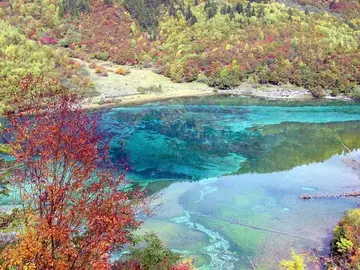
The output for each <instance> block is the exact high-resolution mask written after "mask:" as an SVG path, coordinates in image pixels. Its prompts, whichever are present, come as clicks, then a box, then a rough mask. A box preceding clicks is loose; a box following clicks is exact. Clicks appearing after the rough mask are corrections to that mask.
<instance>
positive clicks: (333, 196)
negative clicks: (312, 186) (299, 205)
mask: <svg viewBox="0 0 360 270" xmlns="http://www.w3.org/2000/svg"><path fill="white" fill-rule="evenodd" d="M359 196H360V191H355V192H347V193H341V194H329V195H310V194H303V195H301V196H300V199H303V200H310V199H337V198H343V197H347V198H348V197H359Z"/></svg>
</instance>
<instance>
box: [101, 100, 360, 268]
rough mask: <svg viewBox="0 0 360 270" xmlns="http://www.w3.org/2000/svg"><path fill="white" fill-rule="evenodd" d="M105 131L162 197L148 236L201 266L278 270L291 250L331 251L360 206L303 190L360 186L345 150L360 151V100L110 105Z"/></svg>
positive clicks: (116, 155) (115, 155)
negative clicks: (336, 233) (340, 224)
mask: <svg viewBox="0 0 360 270" xmlns="http://www.w3.org/2000/svg"><path fill="white" fill-rule="evenodd" d="M101 131H102V133H103V134H104V139H106V140H109V141H110V145H111V156H112V159H113V160H114V161H115V162H117V161H120V160H123V159H126V160H128V162H129V163H130V165H131V167H132V170H131V172H130V173H129V175H128V177H129V178H130V179H132V180H133V181H134V182H135V183H139V184H141V185H143V186H147V187H148V189H149V190H150V191H151V192H154V193H155V192H159V193H162V196H161V198H160V199H159V202H161V203H162V207H161V208H160V209H159V210H158V211H157V212H156V213H155V216H154V217H152V218H151V219H149V220H148V221H147V222H146V223H145V225H144V227H143V228H142V229H141V232H144V231H155V232H156V233H157V234H158V235H159V236H160V237H161V238H162V240H163V241H165V242H166V243H167V244H168V245H169V246H170V247H171V248H173V249H174V250H178V251H179V252H182V253H184V254H187V255H189V256H193V257H194V258H195V259H196V264H197V266H198V267H201V269H252V267H251V265H250V261H251V262H252V263H253V264H254V266H256V269H279V266H278V265H279V261H280V260H281V259H283V258H285V257H287V256H288V254H289V253H290V250H291V248H294V249H296V250H298V251H306V250H310V249H312V248H317V249H318V250H322V251H323V252H326V251H327V244H328V241H329V238H330V237H331V230H332V228H333V227H334V226H335V225H336V223H337V221H338V219H339V218H341V216H342V215H343V212H344V211H345V210H347V209H349V208H353V207H356V206H357V204H358V200H357V199H322V200H311V201H302V200H300V199H299V196H300V195H301V194H304V193H309V194H334V193H340V192H343V191H351V190H354V189H360V186H358V185H359V184H360V183H359V179H358V175H357V173H356V171H354V170H353V169H352V168H351V167H349V166H347V165H346V163H344V161H346V160H347V159H349V155H350V154H348V153H345V152H344V150H345V149H344V147H343V146H342V143H343V144H345V145H346V146H347V147H348V148H349V149H350V150H351V151H353V152H352V154H351V155H353V156H356V155H360V152H358V151H357V149H360V140H359V134H360V104H354V103H343V102H331V103H326V104H323V103H319V102H308V103H301V104H300V103H289V102H288V103H283V102H270V101H260V100H252V99H240V98H226V97H225V98H213V97H212V98H205V99H186V100H174V101H170V102H167V103H157V104H151V105H144V106H138V107H125V108H114V109H111V110H108V111H106V112H104V117H103V121H102V123H101ZM156 203H158V202H156ZM141 232H140V233H141Z"/></svg>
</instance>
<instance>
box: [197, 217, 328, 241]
mask: <svg viewBox="0 0 360 270" xmlns="http://www.w3.org/2000/svg"><path fill="white" fill-rule="evenodd" d="M192 214H195V215H197V216H200V217H206V218H211V219H216V220H220V221H223V222H227V223H229V224H234V225H240V226H243V227H247V228H251V229H255V230H260V231H265V232H270V233H275V234H282V235H286V236H290V237H294V238H299V239H304V240H309V241H313V242H322V240H320V239H313V238H309V237H306V236H301V235H297V234H292V233H287V232H283V231H278V230H274V229H270V228H265V227H260V226H256V225H251V224H247V223H244V222H239V221H236V220H232V219H225V218H218V217H214V216H211V215H206V214H201V213H197V212H192Z"/></svg>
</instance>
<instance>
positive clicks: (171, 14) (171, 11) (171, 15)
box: [169, 1, 176, 17]
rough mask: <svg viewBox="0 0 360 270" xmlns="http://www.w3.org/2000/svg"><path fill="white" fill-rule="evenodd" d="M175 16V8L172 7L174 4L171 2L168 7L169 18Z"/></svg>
mask: <svg viewBox="0 0 360 270" xmlns="http://www.w3.org/2000/svg"><path fill="white" fill-rule="evenodd" d="M175 15H176V10H175V6H174V3H173V2H172V1H171V3H170V7H169V17H175Z"/></svg>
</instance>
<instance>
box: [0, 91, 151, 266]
mask: <svg viewBox="0 0 360 270" xmlns="http://www.w3.org/2000/svg"><path fill="white" fill-rule="evenodd" d="M32 112H34V115H33V116H29V115H27V114H25V113H21V112H20V113H17V114H9V115H8V117H9V121H10V123H11V125H12V127H11V128H10V130H9V131H10V132H11V134H12V135H13V140H12V142H11V143H10V144H9V151H10V154H11V155H12V156H13V157H14V158H15V159H16V166H15V167H14V168H13V170H12V176H11V179H10V181H11V184H12V185H13V186H14V187H15V188H17V189H18V190H19V191H20V194H21V200H22V203H23V205H24V209H23V210H24V213H25V214H26V215H25V216H24V224H25V225H26V226H25V227H24V228H25V229H24V230H23V232H22V233H21V234H20V236H19V237H18V239H17V241H16V242H14V243H13V244H11V245H9V246H7V247H6V248H5V249H4V250H3V251H2V254H1V255H0V257H2V258H5V260H4V263H3V265H2V266H3V267H5V269H6V268H11V269H14V268H15V269H25V268H26V267H27V268H29V269H30V268H31V267H33V268H36V269H110V267H111V264H110V253H111V252H112V251H113V250H114V249H119V248H121V247H122V246H123V245H124V244H126V243H130V242H131V233H132V231H133V230H134V229H136V228H138V227H139V226H140V224H141V220H139V219H138V218H137V215H140V214H141V215H142V216H146V215H147V214H148V213H149V208H147V207H146V205H148V200H150V198H147V199H145V198H144V196H143V194H142V193H139V192H135V191H132V192H127V191H125V190H124V186H125V185H126V181H125V177H124V175H123V174H122V173H114V170H113V168H112V166H110V165H109V164H111V162H110V158H109V156H108V147H107V145H106V144H102V143H101V140H100V139H101V138H100V136H99V134H98V133H97V121H98V119H99V116H97V115H95V114H92V115H89V114H87V113H86V112H84V111H82V110H81V109H80V108H79V106H78V105H77V103H76V98H75V97H74V96H63V97H62V98H59V99H57V100H55V101H54V102H52V103H51V104H47V106H46V108H44V107H40V106H37V107H35V108H33V111H32Z"/></svg>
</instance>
